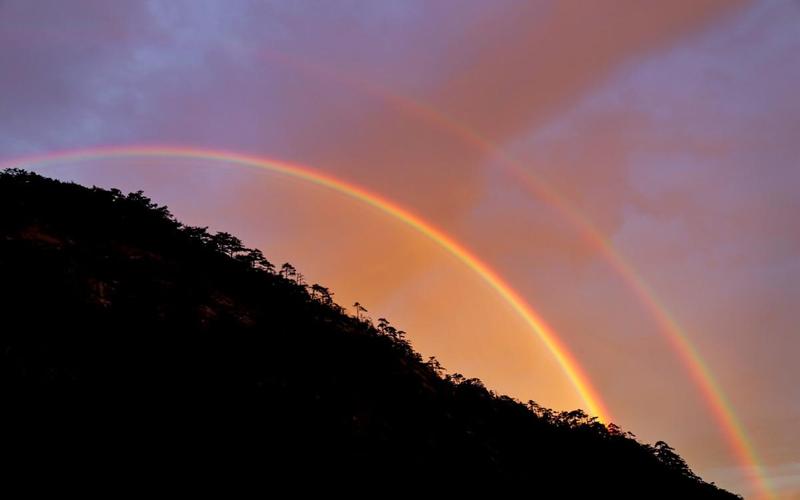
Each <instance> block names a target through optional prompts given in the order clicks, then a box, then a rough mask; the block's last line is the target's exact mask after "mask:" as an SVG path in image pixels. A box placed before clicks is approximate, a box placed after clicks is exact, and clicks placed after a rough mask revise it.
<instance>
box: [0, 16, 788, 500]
mask: <svg viewBox="0 0 800 500" xmlns="http://www.w3.org/2000/svg"><path fill="white" fill-rule="evenodd" d="M153 145H162V146H171V147H180V148H185V149H187V150H188V149H192V148H193V149H195V150H197V149H204V150H218V151H223V150H224V151H227V152H230V153H236V154H240V155H248V156H251V157H258V158H261V159H263V160H277V161H283V162H290V163H292V164H299V165H303V166H306V167H309V168H311V169H313V170H314V171H316V172H320V173H323V174H325V175H328V176H331V177H334V178H336V179H338V180H339V181H341V182H342V183H344V184H346V185H353V186H359V187H360V188H361V189H364V190H365V191H367V192H369V193H371V195H374V196H375V197H376V198H380V199H383V200H388V201H390V202H391V203H394V204H395V205H397V206H398V207H400V208H402V209H403V210H406V211H408V213H410V214H413V215H414V216H415V217H419V218H420V220H422V221H424V222H425V224H429V225H431V226H432V227H435V228H438V230H440V231H442V233H443V234H446V235H447V237H448V238H450V239H451V240H452V241H454V242H456V243H458V244H459V245H462V246H463V247H464V248H465V249H466V250H468V251H469V252H471V254H472V255H474V256H475V257H476V258H479V259H480V260H481V261H482V262H483V263H485V264H486V265H487V266H488V268H490V269H491V272H493V273H495V274H496V275H497V277H498V278H500V279H502V280H503V281H504V282H505V283H507V284H508V285H509V286H510V287H511V288H513V290H514V291H515V293H516V294H518V295H519V297H520V298H521V299H522V300H524V302H525V304H526V305H527V307H530V309H531V310H532V311H533V312H535V314H538V315H539V316H540V317H541V318H543V319H544V321H546V323H547V324H549V325H550V327H551V328H552V330H553V332H554V335H555V336H556V337H557V339H558V340H559V342H561V343H562V344H563V345H564V346H566V348H567V349H568V351H569V352H570V353H571V355H572V356H573V357H574V358H575V360H576V362H577V364H578V365H580V367H581V369H582V370H583V372H584V373H585V374H586V376H587V378H588V380H589V381H590V383H591V385H592V386H593V388H594V390H596V393H597V395H598V398H600V399H601V400H602V401H603V402H604V403H605V406H606V407H607V409H608V412H609V413H610V416H611V418H612V420H613V421H614V422H616V423H617V424H619V425H621V426H622V427H623V428H624V429H625V430H629V431H631V432H633V433H635V434H636V435H637V436H638V437H639V439H640V440H643V441H647V442H654V441H656V440H659V439H661V440H665V441H667V442H668V443H669V444H670V445H672V446H673V447H674V448H675V449H676V450H677V451H678V452H679V453H680V454H681V455H682V456H683V457H684V458H685V459H686V460H687V461H688V463H689V465H690V466H691V467H692V468H693V469H694V470H695V471H696V472H697V473H698V474H700V475H701V476H702V477H703V478H704V479H706V480H708V481H716V482H717V484H719V485H720V486H722V487H725V488H727V489H730V490H732V491H734V492H737V493H740V494H744V495H746V496H748V495H753V497H754V498H757V496H758V495H759V494H761V493H763V492H764V489H767V490H772V491H773V492H775V493H776V494H777V495H778V496H779V497H780V498H795V499H800V432H798V429H800V388H798V387H799V386H798V383H797V382H798V380H799V379H800V362H798V358H800V322H798V310H799V309H800V2H797V1H794V0H783V1H781V0H775V1H763V2H754V3H747V2H738V1H733V0H720V1H717V0H686V1H683V0H680V1H678V0H673V1H668V2H667V1H663V2H662V1H642V0H605V1H597V2H594V1H577V0H574V1H573V0H565V1H533V0H528V1H506V0H492V1H489V0H483V1H468V0H451V1H449V0H448V1H442V0H435V1H434V0H418V1H412V0H405V1H399V0H398V1H393V0H382V1H378V0H372V1H370V0H364V1H355V0H337V1H325V0H315V1H311V0H309V1H299V0H294V1H256V0H252V1H237V0H220V1H204V0H186V1H180V0H163V1H158V0H151V1H144V0H142V1H134V0H131V1H125V2H123V1H108V0H79V1H70V2H65V1H61V0H52V1H45V0H0V164H4V165H6V166H8V165H10V164H11V163H8V162H9V161H10V160H15V159H17V158H23V159H24V158H27V157H33V156H39V155H47V154H51V153H57V152H59V151H65V150H75V149H81V150H83V149H86V150H95V149H96V148H101V147H113V146H153ZM50 158H51V159H52V158H58V157H57V156H51V157H50ZM18 163H20V164H24V165H26V166H27V167H28V168H31V169H34V170H36V171H38V172H40V173H43V174H46V175H49V176H54V177H58V178H61V179H70V180H75V181H77V182H80V183H82V184H89V185H91V184H97V185H101V186H104V187H119V188H120V189H123V190H128V191H130V190H138V189H143V190H144V191H145V192H146V193H147V194H148V195H149V196H150V197H151V198H153V199H154V200H155V201H157V202H159V203H161V204H166V205H168V206H169V207H170V209H171V210H172V212H173V213H174V214H175V215H176V216H177V217H178V218H179V219H180V220H182V221H184V222H187V223H191V224H195V225H203V226H210V227H211V228H212V229H215V230H226V231H229V232H231V233H234V234H237V235H239V236H240V237H242V239H243V240H244V241H245V243H246V244H248V245H249V246H253V247H258V248H261V249H262V250H263V251H264V253H265V255H266V256H267V257H268V258H269V259H270V260H271V261H272V262H273V263H275V264H277V265H280V264H281V263H282V262H285V261H289V262H291V263H292V264H294V265H295V266H296V267H297V268H298V269H299V270H300V271H301V272H302V273H303V274H304V275H305V277H306V279H307V281H309V282H310V283H316V282H318V283H322V284H324V285H326V286H328V287H330V288H331V290H332V291H334V292H335V297H334V298H335V299H336V300H337V301H338V302H339V303H340V304H342V305H344V306H348V307H349V306H351V305H352V304H353V302H354V301H356V300H358V301H359V302H361V303H362V304H364V305H365V307H366V308H367V309H368V310H369V314H370V316H372V317H373V318H374V319H377V318H379V317H386V318H389V319H390V321H392V323H393V324H395V325H396V326H397V327H398V328H401V329H403V330H406V331H408V333H409V336H410V339H411V341H412V344H413V345H414V347H415V348H416V349H418V350H419V351H420V352H421V353H422V354H423V355H424V356H426V357H427V356H431V355H435V356H436V357H437V358H438V359H439V360H440V361H441V362H442V364H443V365H444V366H445V367H446V368H447V369H448V370H449V371H450V372H459V373H463V374H465V375H466V376H470V377H479V378H480V379H482V380H483V381H484V382H485V383H486V384H487V386H489V387H491V388H493V389H495V390H497V391H498V392H503V393H507V394H509V395H512V396H514V397H516V398H518V399H520V400H523V401H527V400H528V399H534V400H536V401H537V402H539V403H540V404H542V405H545V406H548V407H553V408H555V409H573V408H578V407H582V408H587V406H586V402H585V401H584V400H583V399H582V398H581V397H580V396H579V394H578V392H577V391H576V390H575V387H574V386H573V384H572V382H571V381H570V377H569V376H568V374H567V373H566V372H565V370H564V369H563V367H562V366H560V363H559V362H558V360H557V359H556V357H555V356H554V355H553V352H551V350H549V349H548V347H547V346H546V345H545V343H544V342H543V341H542V339H541V337H540V336H538V335H537V333H536V332H535V331H533V329H532V328H531V327H530V325H528V324H527V323H526V322H525V321H524V318H523V317H522V316H521V315H520V314H519V311H518V310H516V309H515V307H514V306H513V304H510V303H509V301H508V300H506V299H507V298H504V297H503V296H502V294H500V293H498V290H497V289H494V288H492V286H490V285H489V284H488V283H487V282H486V280H485V279H484V278H482V277H481V276H480V273H477V272H476V270H475V268H474V267H470V266H468V265H465V263H464V262H463V261H461V260H459V259H457V258H455V257H454V255H453V254H452V253H449V252H448V251H447V250H446V249H444V248H443V247H442V246H441V245H440V244H437V242H436V241H434V240H432V239H431V238H429V235H426V234H424V232H421V231H419V230H417V229H415V228H413V227H411V226H409V225H408V224H406V223H404V222H403V221H402V220H400V219H398V218H397V217H393V216H391V215H389V214H387V213H386V212H384V211H381V210H380V209H376V208H375V207H373V206H370V205H368V204H365V203H363V202H362V201H359V200H356V199H353V198H352V197H348V196H346V195H345V194H343V193H342V192H341V191H337V190H335V189H329V188H326V187H325V186H320V185H318V184H314V183H312V182H308V181H304V180H302V179H298V178H294V177H291V176H286V175H281V174H279V173H275V172H269V171H261V170H259V169H249V168H244V167H242V166H237V165H235V164H231V163H229V162H226V161H222V160H220V159H198V158H193V159H190V158H176V157H158V156H153V157H147V158H134V157H114V158H111V157H94V158H92V159H82V160H75V159H74V158H72V159H70V158H69V157H65V158H63V160H61V161H56V162H49V163H46V164H37V162H35V161H34V162H30V161H29V162H26V161H25V160H22V161H21V162H18ZM198 272H202V270H199V271H198ZM351 310H352V308H351ZM688 351H693V352H695V353H696V355H695V357H694V358H692V357H690V356H687V352H688ZM739 424H740V426H741V429H740V430H741V432H738V433H737V432H735V428H734V427H735V425H739ZM726 426H728V427H727V428H726ZM731 426H733V427H731ZM748 443H749V444H748ZM748 446H749V447H750V448H752V449H751V451H752V454H750V453H749V452H747V451H746V448H747V447H748ZM742 450H745V452H743V451H742ZM756 465H757V466H758V467H757V468H756V467H755V466H756ZM757 469H759V470H757ZM764 485H766V488H765V487H764Z"/></svg>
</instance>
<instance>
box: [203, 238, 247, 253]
mask: <svg viewBox="0 0 800 500" xmlns="http://www.w3.org/2000/svg"><path fill="white" fill-rule="evenodd" d="M210 243H211V245H212V246H213V247H214V248H215V249H216V250H218V251H220V252H222V253H224V254H226V255H227V256H228V257H233V256H234V255H235V254H237V253H240V252H244V251H245V250H246V248H245V247H244V246H243V245H242V240H240V239H239V238H237V237H236V236H233V235H232V234H230V233H226V232H219V233H216V234H215V235H213V236H212V237H211V238H210Z"/></svg>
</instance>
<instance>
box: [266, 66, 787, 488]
mask: <svg viewBox="0 0 800 500" xmlns="http://www.w3.org/2000/svg"><path fill="white" fill-rule="evenodd" d="M262 55H263V56H264V58H265V59H266V60H268V61H270V62H276V63H279V64H282V65H285V66H289V67H292V68H295V69H297V70H299V71H302V72H304V73H307V74H309V75H311V76H313V77H315V78H320V79H324V80H327V81H333V82H337V83H339V84H341V85H344V86H347V87H349V88H353V89H356V90H357V91H359V92H362V93H364V94H366V95H369V96H372V97H374V98H376V99H378V100H380V101H382V102H385V103H387V104H388V105H390V106H391V107H393V108H395V109H397V110H399V111H400V112H401V113H403V114H406V115H409V116H412V117H415V118H417V119H419V120H420V121H422V122H426V123H428V124H430V125H432V126H434V127H436V128H438V129H440V130H442V131H445V132H447V133H449V134H451V135H452V136H453V137H456V138H458V139H460V140H461V141H462V142H464V143H465V144H468V145H470V146H472V147H474V148H475V149H476V150H477V151H479V152H481V153H484V154H486V155H491V156H492V158H494V159H495V160H496V161H497V162H498V163H499V164H500V166H501V167H502V168H503V169H504V170H506V172H507V173H509V174H511V175H512V176H513V177H514V178H516V179H517V180H518V181H520V182H521V184H522V186H523V187H524V188H525V189H526V191H528V193H529V194H531V195H533V196H535V197H536V198H537V199H539V200H541V201H543V202H545V203H546V204H547V205H548V206H550V207H551V208H553V209H555V211H556V212H557V213H559V214H560V215H561V216H562V217H564V219H565V220H567V221H568V222H569V223H570V224H572V226H573V227H574V228H575V229H576V230H577V231H578V232H579V233H580V234H581V236H582V237H583V239H584V240H585V241H586V242H588V243H589V244H590V245H591V246H592V247H593V248H595V249H596V250H597V251H598V252H599V253H600V255H602V256H603V258H604V259H605V260H606V262H607V263H608V264H609V265H610V266H611V268H612V269H614V271H615V272H616V273H617V274H618V275H619V276H620V278H621V279H622V281H623V282H624V283H625V285H626V286H627V287H628V289H629V290H630V291H631V293H632V294H633V295H634V296H635V297H636V298H637V300H638V301H639V302H640V303H641V304H642V306H643V307H644V308H645V309H646V310H647V312H648V313H649V314H650V316H651V317H652V318H653V320H654V321H655V323H656V324H657V325H658V326H659V330H660V331H661V332H662V334H663V336H664V337H665V339H666V340H667V342H668V343H669V345H670V347H671V348H672V349H673V350H674V351H675V353H676V354H677V356H678V358H680V360H681V361H682V362H683V364H684V366H685V367H686V370H687V372H688V373H689V374H690V377H691V379H692V381H693V382H694V384H695V385H696V386H697V388H698V389H699V391H700V393H701V394H702V396H703V400H704V401H705V402H706V405H707V406H708V407H709V410H710V411H711V414H712V415H713V417H714V420H715V421H716V422H717V424H718V425H719V426H720V429H721V431H722V433H723V435H724V437H725V440H726V441H727V442H728V444H729V446H730V448H731V449H732V450H733V452H734V454H735V456H736V457H737V460H738V462H739V463H740V464H741V465H742V466H743V468H744V470H745V471H746V473H747V474H748V475H749V480H750V482H751V484H752V485H753V487H754V489H755V490H756V491H757V493H758V496H759V497H760V498H772V497H774V492H773V491H772V490H771V488H770V486H769V484H768V482H767V480H766V478H765V476H764V474H763V471H762V470H761V466H760V459H759V458H758V455H757V453H756V451H755V449H754V447H753V445H752V443H751V442H750V439H749V438H748V437H747V434H746V432H745V430H744V427H743V426H742V424H741V422H740V421H739V418H738V417H737V416H736V413H735V412H734V410H733V407H732V405H731V404H730V402H729V400H728V398H727V396H726V395H725V392H724V391H723V389H722V387H721V386H720V385H719V383H718V382H717V381H716V379H715V378H714V376H713V374H712V373H711V370H710V368H709V367H708V363H706V361H705V360H704V359H703V357H702V356H701V355H700V353H699V352H698V350H697V349H696V348H695V347H694V346H693V345H692V343H691V341H690V340H689V336H688V334H687V333H686V332H685V330H684V328H682V327H681V325H680V324H679V323H678V321H677V320H676V319H675V318H674V317H673V315H672V314H671V313H670V312H669V310H668V309H667V307H666V306H665V305H664V304H663V303H661V301H660V300H659V299H658V296H657V295H656V294H655V292H654V291H653V290H652V289H651V288H650V287H649V286H648V285H647V283H646V282H645V281H644V279H643V278H642V277H641V276H640V274H639V273H638V272H637V271H636V270H635V269H634V268H633V266H631V265H630V264H629V263H628V262H627V261H626V260H625V258H624V257H623V256H622V254H620V252H619V251H618V250H617V249H616V248H615V247H614V245H613V243H612V242H611V241H610V240H609V239H608V238H607V237H605V235H603V234H602V233H601V232H600V231H599V230H598V229H597V228H596V227H595V226H594V224H592V222H591V221H590V220H589V219H588V218H587V217H586V215H584V214H583V213H582V212H581V211H579V210H578V209H577V208H576V207H575V206H574V204H572V203H571V202H570V201H569V200H568V199H567V198H566V197H565V196H564V195H562V194H561V193H560V192H558V191H557V190H556V189H555V188H553V187H552V186H550V185H549V184H547V183H546V182H544V181H543V180H541V179H539V178H537V177H535V176H534V175H533V174H531V173H530V172H529V171H528V170H527V169H526V168H525V166H524V165H523V164H522V162H520V161H518V160H517V159H515V158H514V157H513V156H511V155H510V154H508V153H506V152H504V151H503V150H502V148H501V147H500V146H499V145H497V144H494V143H492V142H491V141H490V140H488V139H486V138H485V137H483V136H482V135H481V134H479V133H478V132H476V131H475V130H474V129H472V128H470V127H468V126H466V125H464V124H462V123H461V122H459V121H456V120H454V119H453V118H451V117H449V116H448V115H446V114H444V113H442V112H441V111H439V110H437V109H435V108H434V107H432V106H430V105H426V104H423V103H421V102H419V101H416V100H414V99H411V98H408V97H405V96H402V95H399V94H396V93H393V92H390V91H388V90H387V89H385V88H382V87H380V86H378V85H375V84H374V83H372V82H369V81H365V80H363V79H359V78H356V77H354V76H353V75H351V74H344V73H341V72H338V71H335V70H333V69H331V68H329V67H326V66H324V65H321V64H319V63H315V62H311V61H309V60H304V59H299V58H296V57H289V56H287V55H285V54H282V53H279V52H275V51H263V52H262Z"/></svg>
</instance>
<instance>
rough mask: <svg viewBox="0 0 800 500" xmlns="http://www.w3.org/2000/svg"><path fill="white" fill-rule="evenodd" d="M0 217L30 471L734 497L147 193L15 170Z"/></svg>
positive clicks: (19, 423) (0, 256)
mask: <svg viewBox="0 0 800 500" xmlns="http://www.w3.org/2000/svg"><path fill="white" fill-rule="evenodd" d="M0 214H2V216H0V276H2V279H0V317H2V319H3V323H2V328H0V348H1V349H0V352H2V356H3V369H2V370H0V397H2V398H3V403H4V406H3V417H4V429H6V430H7V432H6V433H5V435H4V436H5V437H7V438H8V439H5V440H4V442H3V447H2V449H0V454H2V453H4V454H5V456H4V458H10V459H11V461H12V462H13V463H28V462H30V463H32V464H36V465H37V467H36V471H37V473H40V474H46V473H47V472H48V471H47V470H46V467H45V468H42V461H41V460H40V461H38V462H36V459H37V458H40V457H41V456H47V457H48V459H49V457H51V456H55V455H54V454H58V453H62V452H63V451H64V450H68V451H67V453H68V455H64V457H66V458H65V459H63V460H54V461H53V463H56V464H57V467H59V468H62V469H63V468H64V467H68V466H69V464H70V460H72V459H73V456H72V455H71V450H88V451H90V452H91V453H88V454H90V455H92V456H96V457H100V458H98V460H97V462H95V463H90V464H88V465H87V468H90V469H91V470H100V468H99V467H100V466H101V465H102V463H106V462H107V463H113V464H114V467H129V468H136V467H138V466H139V465H140V464H141V463H142V462H141V461H142V460H146V461H147V463H151V462H153V463H158V462H159V461H163V462H164V463H163V465H164V467H165V469H166V468H169V467H173V466H174V464H175V463H181V464H183V465H185V466H187V467H190V468H193V467H195V466H197V465H198V464H200V466H208V465H210V466H211V468H212V469H213V470H214V471H215V472H216V471H218V470H221V469H224V468H225V467H226V466H230V467H232V468H235V469H236V470H237V471H238V472H242V471H255V472H254V473H253V475H252V477H253V478H255V480H256V481H257V482H258V484H260V485H264V484H269V485H273V484H274V483H275V481H276V479H285V478H286V477H289V476H290V475H291V474H292V473H297V471H298V470H300V471H301V473H302V474H303V478H304V479H307V478H308V477H313V478H315V479H317V478H318V479H319V480H321V481H329V482H330V483H331V484H333V483H334V482H337V481H338V482H342V481H346V482H352V481H360V482H365V481H370V480H374V481H375V482H376V483H380V484H382V485H383V487H384V488H385V487H386V485H393V484H398V483H400V482H404V483H408V484H409V485H411V486H420V487H422V486H425V485H427V484H437V483H438V484H440V485H445V484H446V485H447V486H449V487H452V486H456V487H458V486H462V487H469V488H472V489H473V490H476V489H477V488H478V487H487V491H488V492H489V493H490V494H493V496H502V493H504V491H503V490H505V489H506V487H508V489H514V490H520V491H523V490H524V491H527V492H533V493H534V496H537V497H542V498H648V499H650V498H655V499H665V500H666V499H672V498H693V499H694V498H698V499H703V498H708V499H720V500H723V499H731V498H736V497H735V496H733V495H731V494H729V493H727V492H725V491H724V490H721V489H719V488H718V487H716V486H714V485H713V484H708V483H705V482H703V481H702V480H701V479H700V478H699V477H697V475H695V474H694V473H693V472H692V471H691V469H690V468H689V466H688V465H687V464H686V462H685V461H684V460H683V459H682V458H681V457H680V456H679V455H678V454H677V453H676V452H675V450H674V449H672V448H671V447H670V446H669V445H668V444H667V443H666V442H663V441H658V442H656V444H655V445H653V446H650V445H647V444H642V443H640V442H639V441H638V440H637V439H636V436H635V435H634V434H633V433H631V432H626V431H623V430H622V429H621V428H619V427H618V426H616V425H614V424H608V425H607V426H606V425H603V424H601V423H600V422H598V421H597V419H596V418H595V417H592V416H590V415H587V414H586V413H585V412H584V411H582V410H572V411H555V410H552V409H549V408H545V407H543V406H541V405H539V404H538V403H536V402H535V401H533V400H530V401H528V402H527V403H526V404H523V403H520V402H519V401H517V400H515V399H514V398H511V397H508V396H503V395H499V394H497V393H495V392H493V391H491V390H489V389H487V388H486V387H485V386H484V384H483V382H481V381H480V380H479V379H477V378H466V377H465V376H464V375H462V374H460V373H453V374H447V373H445V370H444V367H442V366H441V364H440V363H439V362H438V361H437V360H436V358H435V357H429V358H428V359H427V361H426V360H424V359H423V358H422V357H421V356H420V355H419V354H418V353H416V352H415V351H414V350H413V349H412V348H411V346H410V344H409V343H408V342H407V341H406V340H405V333H404V332H403V331H402V330H398V329H396V328H395V327H394V326H392V325H391V324H390V323H389V321H388V320H387V319H386V318H383V317H382V318H380V319H379V320H378V322H377V325H373V324H372V321H371V320H370V319H369V318H368V317H366V313H367V310H366V309H365V308H364V307H363V306H361V304H359V303H358V302H356V303H355V304H354V305H353V307H354V308H355V310H356V313H355V321H354V318H353V317H352V316H349V315H347V314H346V313H345V311H344V310H343V309H342V308H341V307H340V306H339V305H338V304H336V303H335V302H334V301H333V293H332V292H331V291H330V290H329V289H328V288H326V287H324V286H322V285H319V284H314V285H312V286H311V287H308V289H307V288H306V287H302V288H301V287H299V286H297V285H298V282H302V281H303V280H302V274H301V273H299V272H298V271H297V269H295V268H294V267H293V266H292V265H291V264H289V263H285V264H283V265H282V266H281V267H280V270H279V271H278V272H277V273H276V272H275V267H274V266H273V265H272V264H270V263H269V261H267V260H266V259H265V258H264V256H263V255H262V253H261V252H260V251H258V250H252V249H247V248H244V247H243V246H242V244H241V241H240V240H239V239H238V238H235V237H233V236H231V235H230V234H228V233H216V234H215V235H213V236H212V235H210V234H209V233H208V230H207V228H205V227H191V226H185V225H182V224H180V223H178V222H177V221H176V220H175V219H174V218H173V217H172V215H171V214H170V213H169V211H168V210H166V207H159V206H157V205H156V204H155V203H153V202H152V200H150V199H149V198H147V197H146V196H145V195H144V194H143V193H141V192H137V193H132V194H129V195H123V194H122V193H121V192H120V191H115V190H108V191H107V190H104V189H100V188H94V189H87V188H83V187H81V186H78V185H76V184H69V183H62V182H59V181H55V180H50V179H46V178H43V177H41V176H38V175H36V174H31V173H28V172H25V171H22V170H10V171H5V172H0ZM199 270H200V271H201V272H198V271H199ZM490 333H491V332H487V334H490ZM8 422H11V423H8ZM136 448H138V451H139V452H140V453H138V454H135V453H130V452H129V450H132V449H136ZM253 451H257V452H256V453H253ZM20 457H27V458H25V459H20ZM31 457H33V459H32V460H28V459H30V458H31ZM167 461H169V463H167ZM101 462H102V463H101ZM80 465H81V467H84V463H83V462H81V464H80ZM412 483H413V484H412ZM492 488H494V489H492ZM375 491H377V492H379V493H381V492H383V491H384V490H380V489H379V490H375Z"/></svg>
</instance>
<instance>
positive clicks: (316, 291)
mask: <svg viewBox="0 0 800 500" xmlns="http://www.w3.org/2000/svg"><path fill="white" fill-rule="evenodd" d="M332 295H333V293H331V291H330V290H328V289H327V288H326V287H324V286H322V285H320V284H319V283H314V284H313V285H311V298H317V297H319V301H320V302H322V303H323V304H328V305H330V304H332V303H333V298H332Z"/></svg>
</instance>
